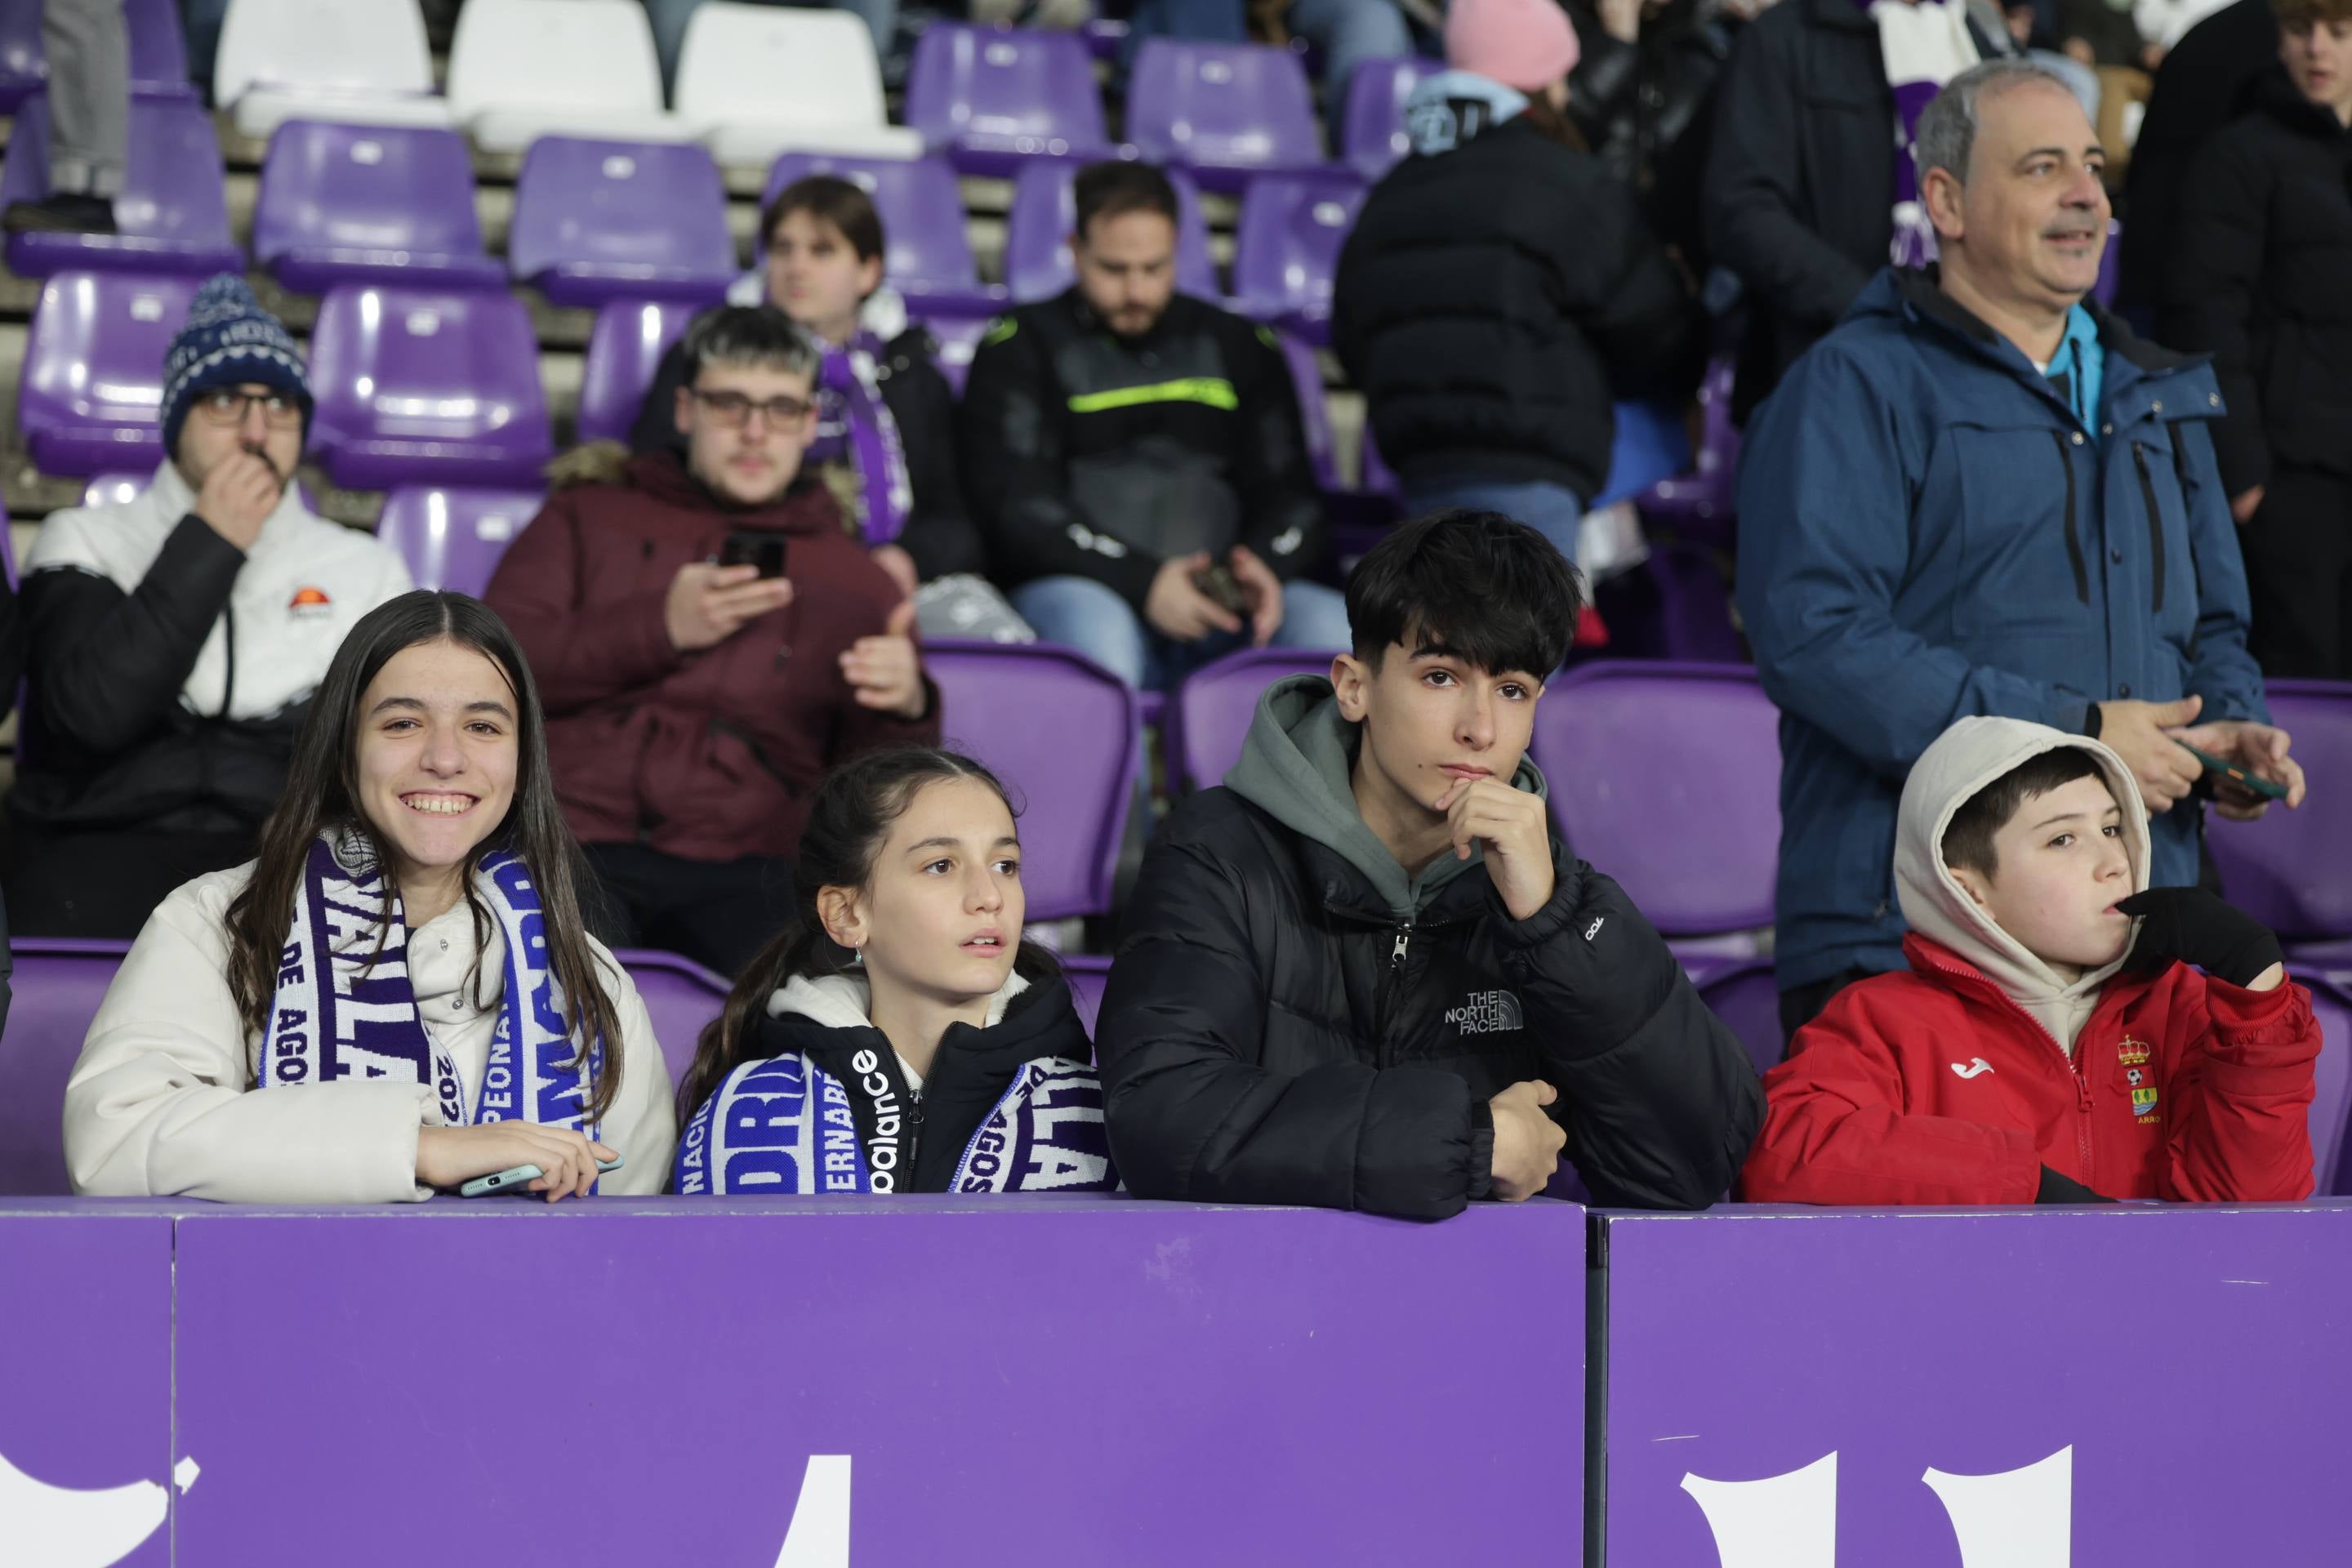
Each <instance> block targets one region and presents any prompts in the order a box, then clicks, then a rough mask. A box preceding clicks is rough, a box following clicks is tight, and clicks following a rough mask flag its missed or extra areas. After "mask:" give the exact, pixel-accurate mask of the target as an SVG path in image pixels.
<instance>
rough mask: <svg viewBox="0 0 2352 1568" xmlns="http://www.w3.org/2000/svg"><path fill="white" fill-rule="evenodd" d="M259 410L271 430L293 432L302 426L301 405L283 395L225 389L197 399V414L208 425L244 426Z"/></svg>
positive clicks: (195, 409) (195, 411) (280, 393)
mask: <svg viewBox="0 0 2352 1568" xmlns="http://www.w3.org/2000/svg"><path fill="white" fill-rule="evenodd" d="M256 406H258V407H259V408H260V410H261V418H262V422H263V423H264V424H266V425H268V426H269V427H270V428H271V429H272V430H291V429H293V428H295V427H296V426H299V425H300V424H301V423H302V405H300V404H299V403H298V402H296V401H295V400H294V399H293V398H290V397H289V396H287V395H285V394H284V393H282V392H238V391H236V390H235V389H234V388H231V387H226V386H224V387H220V388H218V389H216V390H215V391H212V392H207V393H205V394H204V395H202V396H200V397H198V398H197V399H196V405H195V408H194V413H196V414H197V415H198V416H201V417H202V418H203V419H204V421H205V423H206V424H208V425H242V424H244V423H245V416H246V415H247V414H248V413H250V412H251V411H252V410H253V409H254V408H255V407H256Z"/></svg>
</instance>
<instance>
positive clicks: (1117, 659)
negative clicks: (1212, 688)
mask: <svg viewBox="0 0 2352 1568" xmlns="http://www.w3.org/2000/svg"><path fill="white" fill-rule="evenodd" d="M1013 608H1014V609H1016V610H1018V611H1020V612H1021V618H1022V619H1023V620H1025V621H1027V622H1028V623H1029V624H1030V625H1031V626H1034V627H1036V628H1037V640H1038V641H1040V642H1049V643H1058V644H1060V645H1061V646H1062V647H1071V648H1076V650H1077V651H1078V652H1080V653H1082V654H1085V655H1086V656H1087V658H1090V659H1093V660H1094V661H1095V662H1096V663H1097V664H1098V665H1101V666H1102V667H1103V668H1105V669H1108V670H1109V671H1110V672H1111V673H1112V674H1113V675H1116V676H1118V678H1119V679H1121V680H1124V681H1126V682H1127V683H1128V684H1129V686H1132V687H1134V688H1135V689H1137V690H1138V691H1172V690H1174V689H1176V687H1177V686H1178V685H1180V684H1181V682H1182V681H1183V679H1184V677H1185V676H1187V675H1189V674H1191V673H1192V671H1193V670H1196V669H1198V668H1201V666H1202V665H1204V664H1207V663H1208V662H1209V661H1210V660H1212V659H1214V658H1221V657H1223V655H1225V654H1229V653H1232V652H1233V651H1234V649H1236V648H1240V647H1247V646H1248V641H1249V639H1248V638H1247V637H1244V636H1240V635H1237V634H1233V633H1226V632H1219V633H1217V634H1215V635H1213V636H1211V637H1203V638H1202V639H1201V640H1200V641H1199V642H1194V643H1181V642H1178V641H1177V640H1176V639H1175V638H1173V637H1164V636H1162V635H1161V634H1160V633H1159V632H1157V631H1155V630H1153V629H1152V628H1151V626H1150V625H1148V624H1147V623H1146V622H1145V621H1144V619H1143V617H1142V616H1140V615H1138V614H1137V613H1136V610H1135V607H1134V606H1133V605H1129V603H1128V602H1127V600H1126V599H1124V598H1123V597H1121V596H1120V595H1119V593H1118V590H1117V589H1115V588H1110V587H1107V586H1105V585H1104V584H1100V583H1097V582H1096V581H1095V580H1094V579H1093V578H1091V577H1040V578H1037V579H1036V580H1035V581H1034V582H1029V583H1024V584H1022V585H1021V586H1020V587H1018V588H1015V589H1014V590H1013ZM1274 646H1275V647H1298V648H1329V649H1331V650H1333V651H1334V652H1338V651H1339V650H1342V649H1344V648H1346V647H1348V646H1349V638H1348V602H1347V600H1346V599H1345V598H1343V597H1341V596H1340V594H1339V590H1338V589H1336V588H1327V587H1325V586H1324V585H1323V584H1320V583H1286V584H1283V585H1282V626H1281V627H1280V628H1279V629H1278V630H1276V632H1275V634H1274Z"/></svg>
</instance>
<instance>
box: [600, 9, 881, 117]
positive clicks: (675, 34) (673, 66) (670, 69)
mask: <svg viewBox="0 0 2352 1568" xmlns="http://www.w3.org/2000/svg"><path fill="white" fill-rule="evenodd" d="M749 3H750V4H751V5H780V4H784V3H787V0H749ZM701 5H702V0H646V20H647V21H649V22H651V23H652V24H653V25H654V53H655V54H656V55H657V56H659V57H660V58H661V74H662V91H663V92H664V93H666V94H668V95H670V97H671V100H672V101H673V102H675V101H676V96H677V57H678V56H679V54H680V53H682V52H683V51H684V50H685V48H686V25H687V24H688V22H690V21H692V20H693V19H694V13H695V12H696V11H697V10H698V9H699V8H700V7H701ZM818 8H819V9H824V8H825V7H824V6H823V5H820V6H819V7H818ZM831 8H832V9H834V10H839V11H847V12H849V13H851V14H852V15H853V16H856V17H857V19H858V20H860V21H862V22H864V23H865V24H866V31H868V32H870V33H872V34H873V35H874V58H876V59H877V60H881V61H884V62H886V63H887V61H888V59H889V58H890V45H891V43H892V41H893V40H894V39H895V38H896V37H897V36H898V0H834V4H833V5H832V6H831Z"/></svg>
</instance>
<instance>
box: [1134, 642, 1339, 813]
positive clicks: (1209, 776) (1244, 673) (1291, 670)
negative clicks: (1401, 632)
mask: <svg viewBox="0 0 2352 1568" xmlns="http://www.w3.org/2000/svg"><path fill="white" fill-rule="evenodd" d="M1333 651H1339V650H1336V649H1335V650H1333ZM1330 669H1331V654H1330V653H1318V652H1315V651H1313V650H1312V649H1308V648H1297V647H1245V648H1244V649H1242V650H1241V651H1240V652H1239V653H1229V654H1227V655H1226V656H1225V657H1224V658H1221V659H1218V660H1216V661H1215V662H1214V663H1212V664H1206V665H1203V666H1202V667H1201V668H1199V669H1196V670H1194V671H1193V672H1192V674H1190V675H1188V676H1186V677H1185V678H1184V684H1183V685H1181V686H1180V687H1178V688H1177V689H1176V696H1175V698H1174V700H1173V702H1172V705H1171V708H1170V710H1169V714H1168V719H1167V723H1166V745H1165V746H1164V748H1163V752H1164V754H1165V755H1167V756H1168V757H1170V758H1172V759H1173V760H1174V762H1175V765H1176V770H1177V776H1178V778H1179V779H1181V783H1182V787H1184V788H1186V789H1209V788H1211V787H1213V786H1214V785H1216V784H1223V782H1224V779H1225V771H1226V770H1227V769H1228V768H1231V767H1232V766H1233V765H1234V763H1237V762H1239V761H1241V755H1242V741H1243V739H1244V737H1246V736H1247V735H1248V734H1249V728H1250V721H1252V720H1254V719H1255V718H1256V717H1257V700H1258V699H1259V698H1260V697H1261V696H1263V695H1265V689H1266V688H1267V687H1269V686H1271V685H1273V684H1274V683H1275V682H1276V681H1277V680H1281V679H1286V678H1287V677H1290V676H1293V675H1328V674H1329V673H1330Z"/></svg>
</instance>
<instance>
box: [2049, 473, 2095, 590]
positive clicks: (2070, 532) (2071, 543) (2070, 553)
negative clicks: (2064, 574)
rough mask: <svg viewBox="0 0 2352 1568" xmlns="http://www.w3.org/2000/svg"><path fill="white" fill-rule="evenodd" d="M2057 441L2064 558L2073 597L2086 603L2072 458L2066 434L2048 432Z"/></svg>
mask: <svg viewBox="0 0 2352 1568" xmlns="http://www.w3.org/2000/svg"><path fill="white" fill-rule="evenodd" d="M2050 439H2051V440H2052V441H2053V442H2055V443H2057V447H2058V466H2059V467H2060V468H2063V469H2065V470H2066V559H2067V560H2068V561H2069V562H2070V563H2073V565H2074V597H2075V598H2077V599H2079V600H2081V601H2082V602H2083V603H2084V604H2085V605H2087V604H2089V603H2090V602H2091V574H2090V572H2089V570H2088V569H2087V568H2085V567H2084V564H2083V536H2082V534H2081V533H2080V532H2079V531H2077V529H2076V527H2075V523H2074V456H2073V454H2071V453H2069V452H2068V451H2067V450H2066V435H2065V432H2063V431H2062V430H2053V431H2051V432H2050Z"/></svg>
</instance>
